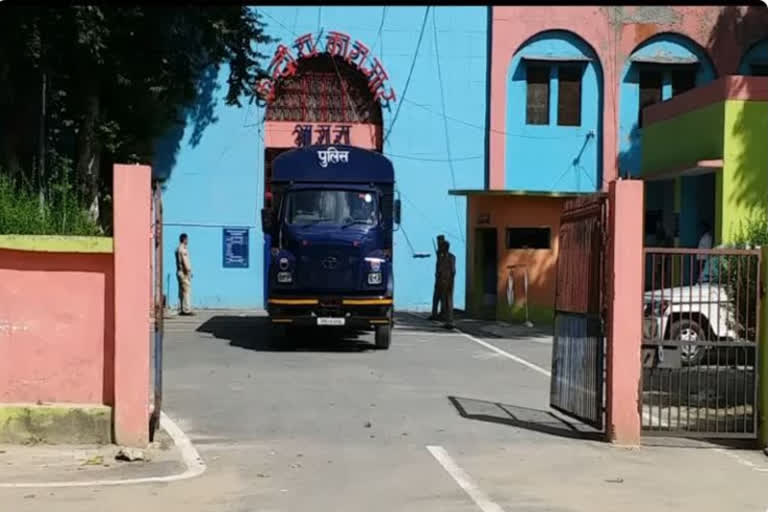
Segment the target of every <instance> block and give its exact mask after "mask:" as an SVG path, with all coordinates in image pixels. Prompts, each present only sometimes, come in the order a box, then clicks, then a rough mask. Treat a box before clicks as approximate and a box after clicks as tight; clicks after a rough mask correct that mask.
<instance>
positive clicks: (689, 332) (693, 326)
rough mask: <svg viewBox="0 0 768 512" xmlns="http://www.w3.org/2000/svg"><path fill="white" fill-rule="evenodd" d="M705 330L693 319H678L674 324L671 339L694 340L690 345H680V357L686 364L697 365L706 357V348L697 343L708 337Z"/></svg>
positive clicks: (671, 329)
mask: <svg viewBox="0 0 768 512" xmlns="http://www.w3.org/2000/svg"><path fill="white" fill-rule="evenodd" d="M704 332H705V331H704V329H703V328H702V327H701V326H700V325H699V324H698V323H697V322H694V321H693V320H678V321H677V322H675V323H673V324H672V326H671V328H670V339H672V340H675V341H680V342H686V341H690V342H693V343H691V344H690V345H686V344H681V345H680V359H681V361H682V363H683V364H684V365H686V366H693V365H697V364H699V363H700V362H701V360H702V359H704V353H705V348H704V347H703V346H702V345H699V344H698V343H697V342H700V341H703V340H705V339H706V336H705V335H704Z"/></svg>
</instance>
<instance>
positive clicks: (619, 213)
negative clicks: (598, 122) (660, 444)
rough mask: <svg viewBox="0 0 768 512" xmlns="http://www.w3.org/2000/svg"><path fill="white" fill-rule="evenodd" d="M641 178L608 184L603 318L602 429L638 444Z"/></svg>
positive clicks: (621, 440) (614, 439)
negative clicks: (603, 401) (608, 239)
mask: <svg viewBox="0 0 768 512" xmlns="http://www.w3.org/2000/svg"><path fill="white" fill-rule="evenodd" d="M643 186H644V184H643V182H642V181H640V180H622V181H614V182H612V183H611V184H610V185H609V201H610V203H609V215H610V219H609V228H610V231H609V232H610V233H611V238H610V246H609V247H608V257H607V269H606V275H607V279H606V281H607V283H608V296H607V299H608V300H607V302H608V318H607V321H606V333H607V343H606V346H607V354H606V365H607V368H606V432H607V434H608V438H609V440H610V441H612V442H615V443H617V444H625V445H639V444H640V430H641V427H640V425H641V423H640V411H639V403H640V389H641V370H642V368H641V364H642V363H641V357H640V352H641V344H642V313H643V275H644V272H643V264H644V261H643Z"/></svg>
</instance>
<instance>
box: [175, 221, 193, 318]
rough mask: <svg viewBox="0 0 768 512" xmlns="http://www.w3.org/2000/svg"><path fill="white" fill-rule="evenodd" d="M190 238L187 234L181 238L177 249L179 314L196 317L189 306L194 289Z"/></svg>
mask: <svg viewBox="0 0 768 512" xmlns="http://www.w3.org/2000/svg"><path fill="white" fill-rule="evenodd" d="M188 245H189V237H188V236H187V234H186V233H182V234H181V236H179V246H178V247H177V248H176V278H177V280H178V282H179V309H180V311H179V314H181V315H194V313H193V312H192V309H191V308H190V305H189V295H190V292H191V288H192V264H191V263H190V262H189V250H188Z"/></svg>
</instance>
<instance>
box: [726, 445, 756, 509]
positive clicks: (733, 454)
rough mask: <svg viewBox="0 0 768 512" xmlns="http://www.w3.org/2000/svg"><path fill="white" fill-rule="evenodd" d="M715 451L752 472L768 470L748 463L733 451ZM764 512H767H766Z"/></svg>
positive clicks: (750, 462)
mask: <svg viewBox="0 0 768 512" xmlns="http://www.w3.org/2000/svg"><path fill="white" fill-rule="evenodd" d="M715 451H716V452H717V453H722V454H723V455H725V456H727V457H730V458H732V459H734V460H735V461H736V462H738V463H739V464H741V465H742V466H746V467H748V468H749V469H751V470H752V471H757V472H758V473H768V468H766V467H761V466H758V465H757V464H755V463H754V462H752V461H748V460H747V459H745V458H743V457H741V456H740V455H738V454H737V453H735V452H734V451H733V450H724V449H723V448H715ZM766 512H768V510H766Z"/></svg>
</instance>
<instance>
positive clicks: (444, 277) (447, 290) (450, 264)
mask: <svg viewBox="0 0 768 512" xmlns="http://www.w3.org/2000/svg"><path fill="white" fill-rule="evenodd" d="M450 248H451V244H450V243H449V242H448V241H447V240H446V241H444V242H443V250H442V253H443V255H442V257H441V258H440V259H439V263H438V267H439V269H438V272H437V287H438V290H439V295H440V302H442V304H443V308H444V309H443V311H444V320H445V327H446V328H447V329H453V282H454V278H455V277H456V256H454V255H453V254H452V253H451V251H450Z"/></svg>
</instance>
